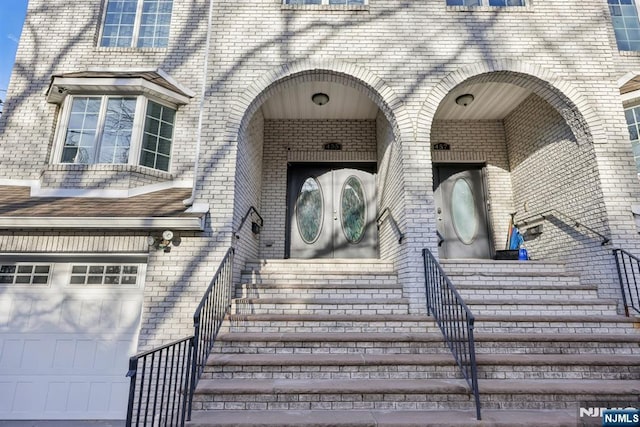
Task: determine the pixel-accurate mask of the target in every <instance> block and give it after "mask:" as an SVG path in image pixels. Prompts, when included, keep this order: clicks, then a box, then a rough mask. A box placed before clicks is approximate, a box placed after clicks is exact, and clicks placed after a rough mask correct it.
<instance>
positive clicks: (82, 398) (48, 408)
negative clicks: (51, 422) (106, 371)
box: [0, 375, 129, 419]
mask: <svg viewBox="0 0 640 427" xmlns="http://www.w3.org/2000/svg"><path fill="white" fill-rule="evenodd" d="M0 387H1V388H2V390H1V391H0V397H2V400H1V403H0V414H2V413H11V414H12V419H33V416H34V414H42V415H43V416H44V418H47V419H97V418H105V417H106V418H111V419H119V418H124V415H125V411H126V406H127V392H128V389H129V384H128V381H127V379H126V378H125V377H124V375H122V376H112V377H109V376H105V377H104V378H103V380H100V381H95V380H94V379H92V378H91V377H86V376H77V377H61V376H53V377H49V378H42V377H38V376H30V377H24V376H23V377H22V378H21V379H20V380H17V379H16V381H14V382H1V383H0ZM41 418H42V417H41Z"/></svg>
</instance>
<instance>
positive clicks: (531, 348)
mask: <svg viewBox="0 0 640 427" xmlns="http://www.w3.org/2000/svg"><path fill="white" fill-rule="evenodd" d="M214 352H215V353H237V354H292V353H293V354H309V353H311V354H393V353H397V354H449V353H450V351H449V349H448V347H446V345H445V344H444V343H443V342H395V343H394V342H373V341H364V342H348V341H347V342H330V341H329V342H313V341H311V342H279V341H278V342H274V341H253V342H221V343H218V344H217V346H216V347H215V348H214ZM476 353H479V354H508V353H517V354H618V355H623V354H640V346H639V345H638V344H626V343H600V342H578V343H566V342H515V343H513V342H502V341H500V342H487V341H481V342H478V341H476Z"/></svg>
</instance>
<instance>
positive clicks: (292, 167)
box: [284, 161, 378, 259]
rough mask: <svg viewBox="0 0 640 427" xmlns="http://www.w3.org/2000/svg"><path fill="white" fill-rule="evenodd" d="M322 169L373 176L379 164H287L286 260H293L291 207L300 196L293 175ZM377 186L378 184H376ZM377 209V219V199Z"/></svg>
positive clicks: (376, 202)
mask: <svg viewBox="0 0 640 427" xmlns="http://www.w3.org/2000/svg"><path fill="white" fill-rule="evenodd" d="M309 168H313V169H320V168H326V169H327V170H336V169H345V168H347V169H357V170H361V171H364V172H369V173H372V174H377V173H378V163H377V162H309V161H307V162H287V181H286V191H285V192H286V200H285V237H284V239H285V242H284V258H285V259H289V258H291V220H292V215H291V212H290V207H291V206H292V205H293V204H292V203H291V201H292V200H291V199H292V197H297V196H298V194H297V192H295V191H292V189H291V185H290V183H291V178H292V177H291V174H292V173H294V172H298V171H300V170H305V169H309ZM376 186H377V182H376ZM375 205H376V206H375V207H376V215H375V216H376V217H377V215H378V214H377V210H378V200H377V197H376V198H375Z"/></svg>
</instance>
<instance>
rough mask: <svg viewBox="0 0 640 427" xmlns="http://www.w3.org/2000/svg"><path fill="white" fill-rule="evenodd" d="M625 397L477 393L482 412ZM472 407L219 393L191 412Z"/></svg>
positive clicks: (468, 399) (448, 399)
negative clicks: (483, 410)
mask: <svg viewBox="0 0 640 427" xmlns="http://www.w3.org/2000/svg"><path fill="white" fill-rule="evenodd" d="M629 398H630V397H629V396H626V399H624V396H623V397H621V396H619V395H606V394H601V395H594V394H556V393H549V394H515V395H514V394H491V393H481V395H480V401H481V405H482V408H483V409H541V410H542V409H547V410H549V409H571V410H577V408H578V407H579V406H580V405H579V404H580V402H605V401H610V402H615V401H620V402H626V403H627V404H628V401H629ZM474 407H475V405H474V400H473V397H472V396H470V395H467V394H428V395H426V394H424V393H420V394H405V393H392V394H385V393H372V394H368V393H367V394H360V393H353V394H352V393H341V394H311V393H273V394H240V395H236V394H219V395H196V396H194V402H193V409H194V410H197V411H198V410H213V409H237V410H251V409H253V410H340V409H346V410H350V409H353V410H357V409H388V410H421V409H422V410H435V409H450V410H464V409H473V408H474Z"/></svg>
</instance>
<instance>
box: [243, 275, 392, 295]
mask: <svg viewBox="0 0 640 427" xmlns="http://www.w3.org/2000/svg"><path fill="white" fill-rule="evenodd" d="M343 282H344V280H343V281H335V282H331V283H309V282H306V283H292V284H286V283H271V284H260V283H248V282H245V283H243V284H242V285H240V286H238V287H237V288H236V296H237V297H240V298H283V297H294V298H317V297H321V298H361V299H369V298H402V286H400V285H399V284H398V283H397V280H393V282H392V283H378V282H374V283H368V281H366V282H365V281H359V280H357V279H354V280H353V282H354V283H343Z"/></svg>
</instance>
